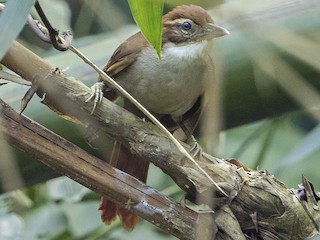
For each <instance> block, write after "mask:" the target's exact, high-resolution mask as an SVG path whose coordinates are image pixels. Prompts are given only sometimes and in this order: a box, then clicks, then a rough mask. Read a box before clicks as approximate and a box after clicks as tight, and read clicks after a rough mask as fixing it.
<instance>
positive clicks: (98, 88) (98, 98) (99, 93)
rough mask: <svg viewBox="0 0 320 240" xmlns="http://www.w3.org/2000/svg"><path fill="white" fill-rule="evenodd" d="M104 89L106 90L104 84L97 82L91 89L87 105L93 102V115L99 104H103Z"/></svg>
mask: <svg viewBox="0 0 320 240" xmlns="http://www.w3.org/2000/svg"><path fill="white" fill-rule="evenodd" d="M103 88H104V83H103V82H97V83H95V84H93V86H92V87H91V93H90V96H89V97H88V98H87V99H86V101H85V102H86V103H87V102H89V101H91V100H93V107H92V110H91V114H93V113H94V111H95V110H96V107H97V105H98V104H100V103H101V102H102V99H103Z"/></svg>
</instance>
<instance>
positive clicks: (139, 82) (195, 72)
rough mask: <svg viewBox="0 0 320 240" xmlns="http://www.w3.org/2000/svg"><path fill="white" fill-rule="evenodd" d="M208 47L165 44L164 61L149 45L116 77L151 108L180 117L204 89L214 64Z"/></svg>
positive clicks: (154, 110) (203, 45) (204, 45)
mask: <svg viewBox="0 0 320 240" xmlns="http://www.w3.org/2000/svg"><path fill="white" fill-rule="evenodd" d="M188 47H189V48H188ZM205 47H206V44H204V43H202V44H199V45H196V46H194V48H191V49H190V46H184V48H179V49H176V48H174V47H173V46H172V47H168V48H166V47H164V48H163V51H162V54H161V57H162V58H161V60H159V59H158V57H157V55H156V53H155V51H154V49H152V48H148V49H146V50H144V51H143V52H142V53H141V54H140V56H139V57H138V59H137V60H136V62H135V63H133V64H132V65H131V66H130V67H128V68H127V69H126V71H124V72H123V74H119V76H118V77H117V79H116V80H117V81H118V82H119V84H120V85H122V86H123V87H124V88H126V90H127V91H128V92H129V93H130V94H131V95H133V97H135V98H136V99H137V100H138V101H139V102H140V103H141V104H142V105H144V106H145V107H146V108H147V109H148V110H150V111H152V112H155V113H159V114H170V115H172V116H174V117H179V116H181V115H183V114H184V113H185V112H186V111H188V110H189V109H190V108H191V107H192V106H193V104H194V103H195V101H196V100H197V98H198V97H199V96H200V95H201V94H203V92H204V89H205V81H206V79H205V78H207V77H208V75H207V72H208V71H207V70H208V64H209V65H210V63H211V60H210V57H209V55H208V53H206V54H203V50H204V48H205Z"/></svg>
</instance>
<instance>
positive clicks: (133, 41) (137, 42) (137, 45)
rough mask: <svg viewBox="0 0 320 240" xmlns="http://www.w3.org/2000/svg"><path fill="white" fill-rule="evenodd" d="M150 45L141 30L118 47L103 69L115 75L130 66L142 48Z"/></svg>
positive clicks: (110, 74) (111, 75)
mask: <svg viewBox="0 0 320 240" xmlns="http://www.w3.org/2000/svg"><path fill="white" fill-rule="evenodd" d="M148 45H149V43H148V42H147V40H146V39H145V38H144V37H143V36H142V34H141V32H138V33H136V34H134V35H132V36H131V37H129V38H128V39H127V40H126V41H124V42H123V43H122V44H121V45H120V46H119V47H118V48H117V49H116V51H115V52H114V53H113V55H112V56H111V58H110V60H109V62H108V63H107V65H106V66H105V67H104V68H103V71H104V72H106V73H107V74H108V75H109V76H110V77H113V76H114V75H116V74H117V73H119V72H120V71H122V70H123V69H125V68H126V67H128V66H130V65H131V64H132V63H133V62H134V61H135V60H136V58H137V56H138V55H139V53H140V52H141V50H142V49H143V48H144V47H147V46H148Z"/></svg>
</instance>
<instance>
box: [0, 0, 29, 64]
mask: <svg viewBox="0 0 320 240" xmlns="http://www.w3.org/2000/svg"><path fill="white" fill-rule="evenodd" d="M34 3H35V0H24V1H20V0H11V1H7V4H6V7H5V8H4V10H3V12H2V13H1V15H0V42H1V48H0V59H2V57H3V56H4V55H5V54H6V52H7V51H8V49H9V48H10V46H11V44H12V42H13V40H14V39H16V37H17V36H18V34H19V33H20V31H21V29H22V28H23V26H24V25H25V23H26V19H27V16H28V14H29V11H30V9H31V7H32V6H33V5H34Z"/></svg>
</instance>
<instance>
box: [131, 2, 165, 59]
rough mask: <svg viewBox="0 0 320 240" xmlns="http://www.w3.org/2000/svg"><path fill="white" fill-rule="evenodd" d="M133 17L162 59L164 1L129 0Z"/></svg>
mask: <svg viewBox="0 0 320 240" xmlns="http://www.w3.org/2000/svg"><path fill="white" fill-rule="evenodd" d="M128 2H129V5H130V8H131V12H132V15H133V17H134V20H135V21H136V23H137V25H138V26H139V28H140V29H141V32H142V34H143V36H144V37H145V38H146V39H147V40H148V41H149V42H150V44H151V45H152V46H153V47H154V49H155V50H156V51H157V54H158V56H159V58H160V51H161V43H162V41H161V40H162V31H161V30H162V22H161V16H162V10H163V1H162V0H128Z"/></svg>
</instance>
